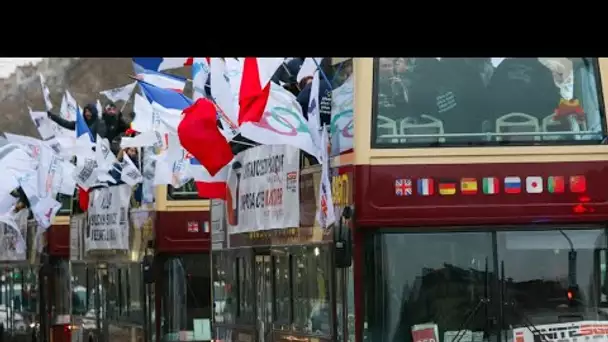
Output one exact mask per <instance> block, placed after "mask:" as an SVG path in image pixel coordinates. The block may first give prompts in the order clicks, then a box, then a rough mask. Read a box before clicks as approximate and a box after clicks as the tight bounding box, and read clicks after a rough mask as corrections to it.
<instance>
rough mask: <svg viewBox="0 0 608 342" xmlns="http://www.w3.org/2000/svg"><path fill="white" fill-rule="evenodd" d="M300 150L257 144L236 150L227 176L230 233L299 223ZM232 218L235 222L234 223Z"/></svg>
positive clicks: (291, 225)
mask: <svg viewBox="0 0 608 342" xmlns="http://www.w3.org/2000/svg"><path fill="white" fill-rule="evenodd" d="M299 156H300V153H299V150H298V149H297V148H295V147H293V146H288V145H261V146H256V147H253V148H251V149H248V150H246V151H244V152H241V153H239V154H238V155H237V156H236V158H235V162H240V163H241V165H242V167H241V168H240V170H230V175H229V176H228V187H229V191H228V197H229V198H228V203H229V205H228V206H227V210H228V213H229V214H228V215H232V217H233V218H236V220H231V221H232V222H231V223H233V224H231V225H230V227H229V232H230V234H236V233H245V232H252V231H259V230H268V229H279V228H288V227H298V226H299V225H300V211H299V210H298V209H297V208H299V207H300V187H299V178H300V175H299V174H300V158H299ZM235 221H236V222H235Z"/></svg>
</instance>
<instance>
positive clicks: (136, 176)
mask: <svg viewBox="0 0 608 342" xmlns="http://www.w3.org/2000/svg"><path fill="white" fill-rule="evenodd" d="M120 166H121V167H122V172H121V175H120V180H121V181H123V182H125V184H128V185H130V186H135V185H136V184H137V183H141V182H142V181H143V180H144V177H143V176H142V174H141V172H139V170H138V169H137V167H136V166H135V164H133V161H132V160H131V158H129V156H128V155H127V154H126V153H125V155H124V156H123V159H122V162H121V163H120Z"/></svg>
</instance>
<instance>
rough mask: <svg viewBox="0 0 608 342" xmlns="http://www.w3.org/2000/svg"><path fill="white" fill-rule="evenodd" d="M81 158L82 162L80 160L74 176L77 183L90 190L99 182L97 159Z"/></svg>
mask: <svg viewBox="0 0 608 342" xmlns="http://www.w3.org/2000/svg"><path fill="white" fill-rule="evenodd" d="M79 160H82V162H80V161H79V162H78V164H79V165H77V166H76V168H74V173H72V177H73V178H74V181H75V182H76V184H78V185H79V186H80V187H81V188H83V189H84V190H88V189H89V188H90V187H92V186H93V185H94V184H95V183H96V182H97V175H98V168H97V167H98V165H97V160H96V159H95V158H82V159H79Z"/></svg>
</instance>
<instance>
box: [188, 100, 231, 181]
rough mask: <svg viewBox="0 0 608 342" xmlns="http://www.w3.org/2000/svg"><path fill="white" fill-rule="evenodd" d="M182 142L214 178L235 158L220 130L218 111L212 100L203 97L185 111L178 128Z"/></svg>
mask: <svg viewBox="0 0 608 342" xmlns="http://www.w3.org/2000/svg"><path fill="white" fill-rule="evenodd" d="M177 135H178V136H179V141H180V143H181V144H182V146H183V147H184V148H185V149H186V151H188V152H190V153H191V154H192V155H193V156H194V158H196V159H197V160H198V161H199V162H200V163H201V165H202V166H204V167H205V169H207V171H209V174H210V175H212V176H214V175H215V174H216V173H218V171H220V170H221V169H222V168H223V167H224V166H226V165H228V163H230V161H231V160H232V158H233V155H232V149H230V144H228V142H227V141H226V138H224V136H223V135H222V133H220V131H219V129H218V127H217V112H216V110H215V106H214V105H213V103H211V101H209V100H207V99H205V98H200V99H198V100H196V102H195V103H194V104H193V105H192V106H190V107H188V108H186V109H184V117H183V119H182V121H181V122H180V124H179V126H178V127H177Z"/></svg>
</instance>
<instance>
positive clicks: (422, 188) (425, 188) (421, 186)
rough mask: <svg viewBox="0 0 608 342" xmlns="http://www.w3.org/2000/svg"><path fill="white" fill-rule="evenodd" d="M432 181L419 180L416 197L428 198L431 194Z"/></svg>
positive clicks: (429, 179) (428, 179) (426, 179)
mask: <svg viewBox="0 0 608 342" xmlns="http://www.w3.org/2000/svg"><path fill="white" fill-rule="evenodd" d="M433 190H434V189H433V179H431V178H420V179H419V180H418V195H421V196H430V195H432V194H433V192H434V191H433Z"/></svg>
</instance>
